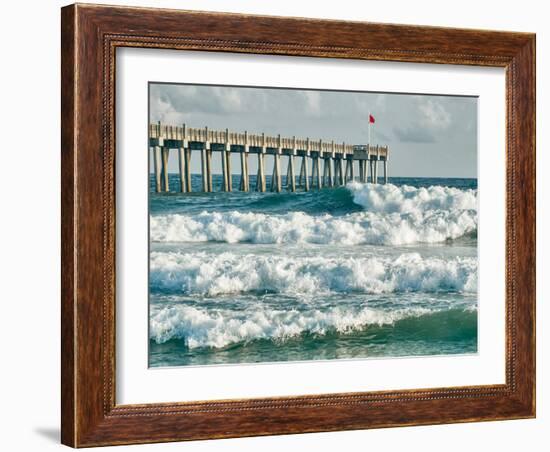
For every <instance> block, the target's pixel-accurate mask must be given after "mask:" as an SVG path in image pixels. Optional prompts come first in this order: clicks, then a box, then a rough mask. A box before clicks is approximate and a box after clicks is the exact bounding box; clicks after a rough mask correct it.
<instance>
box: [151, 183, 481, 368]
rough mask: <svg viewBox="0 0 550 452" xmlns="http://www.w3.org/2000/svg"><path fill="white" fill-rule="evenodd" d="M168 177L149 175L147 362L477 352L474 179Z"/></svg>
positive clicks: (155, 364)
mask: <svg viewBox="0 0 550 452" xmlns="http://www.w3.org/2000/svg"><path fill="white" fill-rule="evenodd" d="M238 182H239V180H238V177H236V176H234V177H233V186H234V187H238ZM267 182H268V186H269V182H270V181H269V177H268V181H267ZM283 182H284V178H283ZM170 185H171V187H172V190H173V191H174V192H173V193H162V194H157V193H154V186H153V178H152V177H151V179H150V271H149V288H150V293H149V302H150V304H149V311H150V312H149V314H150V315H149V318H150V322H149V337H150V340H149V365H150V366H153V367H159V366H183V365H208V364H232V363H256V362H277V361H293V360H300V361H303V360H312V359H350V358H369V357H392V356H395V357H397V356H422V355H434V354H463V353H475V352H476V351H477V210H476V204H477V199H476V197H477V181H476V180H475V179H430V178H390V180H389V184H387V185H382V184H378V185H372V184H360V183H357V182H353V183H350V184H348V185H347V186H346V187H339V188H332V189H331V188H327V189H323V190H320V191H319V190H312V191H310V192H307V193H306V192H297V193H286V192H283V193H280V194H277V193H257V192H250V193H242V192H239V191H234V192H232V193H223V192H215V193H201V192H199V190H200V187H201V179H200V176H199V175H194V176H193V189H194V192H193V193H190V194H181V193H177V192H175V191H176V190H177V185H178V178H177V177H176V176H175V175H171V176H170ZM220 185H221V178H220V177H219V176H214V187H215V188H216V187H219V186H220ZM254 185H255V181H254V177H252V178H251V183H250V186H251V187H254Z"/></svg>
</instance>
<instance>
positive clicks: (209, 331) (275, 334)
mask: <svg viewBox="0 0 550 452" xmlns="http://www.w3.org/2000/svg"><path fill="white" fill-rule="evenodd" d="M451 313H454V314H452V315H451ZM438 316H443V318H442V319H434V320H435V323H436V325H432V323H433V322H430V319H431V318H432V317H436V318H437V317H438ZM475 318H476V313H475V312H471V311H468V310H462V309H446V310H429V309H426V308H422V307H409V308H402V309H396V310H392V311H384V310H381V309H373V308H351V309H350V308H347V309H346V308H341V307H334V308H332V309H329V310H327V311H321V310H311V311H307V312H300V311H297V310H275V309H269V308H263V309H262V308H258V307H256V308H255V309H254V310H246V311H230V310H211V309H210V310H208V311H207V310H205V309H198V308H195V307H191V306H185V305H178V306H171V307H166V308H163V309H161V310H159V311H158V312H156V313H155V314H153V315H152V316H151V318H150V325H149V337H150V339H151V340H153V341H155V342H156V343H157V344H162V343H165V342H168V341H171V340H183V341H184V343H185V346H186V347H188V348H190V349H194V348H199V347H210V348H217V349H219V348H223V347H227V346H230V345H232V344H239V343H245V344H246V343H249V342H252V341H256V340H271V341H276V342H284V341H286V340H289V339H296V338H300V337H301V336H303V335H310V336H325V335H327V334H353V333H356V332H360V331H363V330H365V329H368V330H369V331H370V329H376V328H377V327H383V326H389V325H391V326H394V327H399V326H401V325H402V326H403V327H404V328H406V327H407V325H406V322H411V321H415V322H416V324H415V326H414V328H413V329H414V331H415V334H417V335H418V334H420V333H421V332H423V331H424V329H426V328H429V329H431V330H433V329H434V326H435V327H436V329H437V328H438V327H439V328H440V325H441V323H442V322H443V323H444V324H445V320H446V321H447V323H446V324H447V327H449V322H450V321H451V322H453V323H456V326H457V328H458V329H461V330H462V329H464V325H465V324H466V325H467V324H468V323H473V324H474V326H475ZM417 324H418V325H417ZM421 325H422V327H421V328H419V326H421ZM373 331H374V330H373ZM455 333H456V331H455Z"/></svg>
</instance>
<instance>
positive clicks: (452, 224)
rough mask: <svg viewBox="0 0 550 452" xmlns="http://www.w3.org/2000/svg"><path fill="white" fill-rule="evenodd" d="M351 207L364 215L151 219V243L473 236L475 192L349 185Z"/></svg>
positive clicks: (387, 241)
mask: <svg viewBox="0 0 550 452" xmlns="http://www.w3.org/2000/svg"><path fill="white" fill-rule="evenodd" d="M347 188H348V190H350V191H351V192H352V193H353V201H354V203H355V204H356V205H360V206H362V207H363V208H364V211H361V212H354V213H348V214H346V215H342V216H332V215H330V214H325V215H309V214H307V213H304V212H289V213H286V214H265V213H256V212H238V211H230V212H207V211H204V212H202V213H199V214H196V215H181V214H169V215H154V216H152V217H151V220H150V238H151V240H152V241H154V242H210V241H213V242H227V243H238V242H249V243H264V244H282V243H313V244H343V245H357V244H372V245H405V244H412V243H438V242H444V241H446V240H453V239H457V238H459V237H462V236H464V235H467V234H470V233H474V232H476V231H477V209H476V202H477V201H476V191H475V190H459V189H456V188H449V187H440V186H433V187H428V188H414V187H409V186H402V187H397V186H395V185H391V184H387V185H372V184H359V183H357V182H352V183H350V184H348V186H347Z"/></svg>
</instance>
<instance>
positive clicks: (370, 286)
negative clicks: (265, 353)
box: [150, 252, 477, 296]
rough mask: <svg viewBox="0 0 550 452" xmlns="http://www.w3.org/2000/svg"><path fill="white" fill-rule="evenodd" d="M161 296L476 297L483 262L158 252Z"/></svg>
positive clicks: (154, 257) (154, 270)
mask: <svg viewBox="0 0 550 452" xmlns="http://www.w3.org/2000/svg"><path fill="white" fill-rule="evenodd" d="M150 284H151V287H152V288H154V289H156V290H162V291H164V292H166V291H170V292H175V293H184V294H200V295H205V294H206V295H209V296H214V295H223V294H235V293H241V292H260V293H262V292H274V293H288V294H320V293H334V292H343V293H346V292H361V293H391V292H418V291H424V292H475V291H476V290H477V260H476V259H474V258H467V257H456V258H454V259H441V258H436V257H430V258H423V257H421V255H420V254H418V253H406V254H402V255H400V256H398V257H397V258H392V257H378V256H369V257H363V256H357V257H351V258H349V257H345V258H338V257H324V256H317V257H284V256H269V255H254V254H245V255H242V254H241V255H240V254H234V253H230V252H225V253H221V254H214V253H205V252H198V253H181V252H153V253H151V259H150Z"/></svg>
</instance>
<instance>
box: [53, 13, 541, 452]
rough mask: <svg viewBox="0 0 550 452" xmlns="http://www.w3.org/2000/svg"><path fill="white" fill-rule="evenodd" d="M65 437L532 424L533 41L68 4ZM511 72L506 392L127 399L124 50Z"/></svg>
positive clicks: (86, 442) (147, 438)
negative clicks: (122, 248) (119, 300)
mask: <svg viewBox="0 0 550 452" xmlns="http://www.w3.org/2000/svg"><path fill="white" fill-rule="evenodd" d="M61 35H62V144H61V146H62V148H61V156H62V195H61V197H62V250H61V251H62V272H61V273H62V312H61V314H62V331H61V333H62V348H61V358H62V359H61V363H62V365H61V377H62V379H61V385H62V430H61V436H62V442H63V443H64V444H66V445H70V446H73V447H84V446H100V445H113V444H131V443H149V442H161V441H180V440H196V439H208V438H227V437H239V436H254V435H272V434H286V433H301V432H319V431H335V430H348V429H364V428H377V427H391V426H404V425H423V424H442V423H451V422H469V421H485V420H500V419H519V418H530V417H534V416H535V35H533V34H528V33H509V32H495V31H481V30H463V29H449V28H436V27H420V26H408V25H387V24H374V23H360V22H342V21H330V20H315V19H300V18H282V17H266V16H248V15H239V14H221V13H211V12H191V11H176V10H162V9H144V8H127V7H109V6H94V5H79V4H76V5H70V6H67V7H64V8H63V9H62V28H61ZM118 47H144V48H162V49H176V50H201V51H217V52H236V53H254V54H272V55H296V56H309V57H328V58H349V59H360V60H383V61H394V62H419V63H439V64H461V65H474V66H494V67H502V68H505V70H506V113H507V114H506V116H507V119H506V137H507V141H506V193H507V195H506V196H507V197H506V383H505V384H502V385H491V386H472V387H452V388H435V389H430V388H426V389H415V390H400V391H382V392H363V393H342V394H326V395H323V394H321V395H316V396H299V397H274V398H263V399H243V400H220V401H210V402H178V401H174V402H173V403H163V404H148V405H122V406H121V405H117V404H116V403H115V366H116V362H115V316H116V312H115V287H116V279H115V239H116V238H115V214H116V212H115V180H116V174H115V170H114V168H115V165H114V162H115V95H114V87H115V65H116V58H115V50H116V49H117V48H118Z"/></svg>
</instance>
